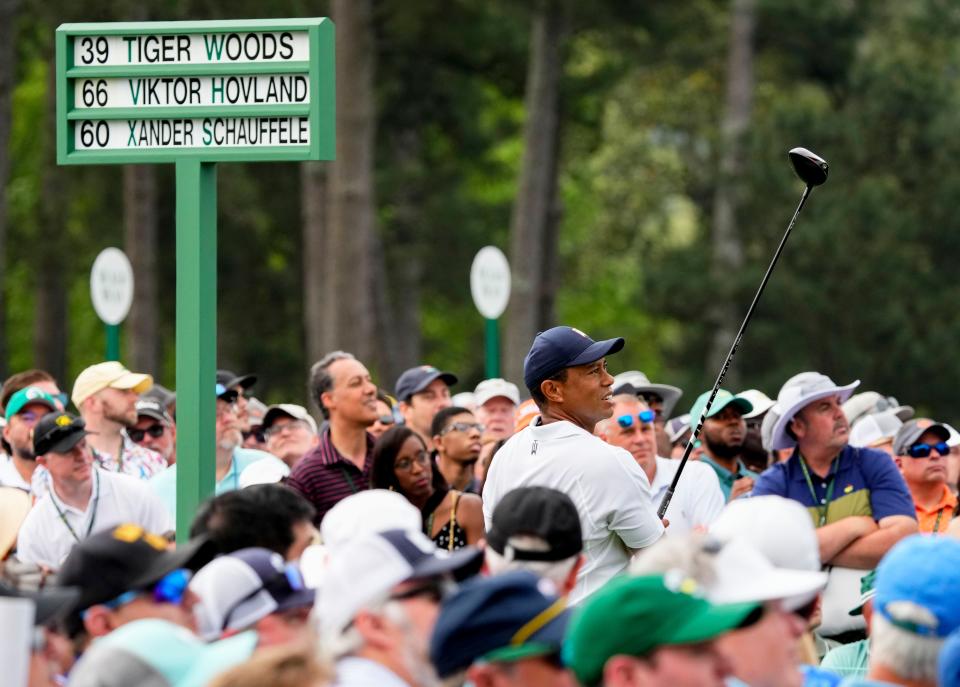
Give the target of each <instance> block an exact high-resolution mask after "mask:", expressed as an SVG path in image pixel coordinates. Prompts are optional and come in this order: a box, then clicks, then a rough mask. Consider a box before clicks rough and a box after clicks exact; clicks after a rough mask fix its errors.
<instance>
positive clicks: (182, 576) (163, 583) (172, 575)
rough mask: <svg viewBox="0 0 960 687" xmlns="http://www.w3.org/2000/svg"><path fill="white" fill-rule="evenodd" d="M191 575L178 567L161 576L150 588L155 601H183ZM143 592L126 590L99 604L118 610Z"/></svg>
mask: <svg viewBox="0 0 960 687" xmlns="http://www.w3.org/2000/svg"><path fill="white" fill-rule="evenodd" d="M191 576H192V573H191V572H190V571H189V570H187V569H185V568H178V569H177V570H173V571H172V572H168V573H167V574H166V575H164V576H163V577H161V578H160V580H159V581H158V582H157V583H156V584H154V585H153V589H152V590H150V595H151V597H152V598H153V601H154V603H158V604H173V605H174V606H177V605H179V604H181V603H183V597H184V596H185V595H186V593H187V584H188V583H189V582H190V577H191ZM143 593H144V591H143V590H140V591H129V592H124V593H123V594H121V595H120V596H118V597H116V598H114V599H111V600H110V601H106V602H104V603H102V604H99V605H101V606H106V607H107V608H109V609H111V610H116V609H118V608H120V607H121V606H125V605H127V604H128V603H130V602H131V601H133V600H134V599H136V598H137V597H138V596H140V595H141V594H143ZM87 610H89V609H87ZM86 613H87V611H84V612H83V613H82V614H81V615H82V616H86Z"/></svg>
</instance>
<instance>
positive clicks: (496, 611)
mask: <svg viewBox="0 0 960 687" xmlns="http://www.w3.org/2000/svg"><path fill="white" fill-rule="evenodd" d="M550 586H551V585H549V584H548V583H545V582H544V581H543V580H540V579H539V578H538V577H537V576H536V575H534V574H533V573H531V572H528V571H526V570H515V571H511V572H506V573H503V574H501V575H494V576H493V577H479V578H474V579H473V580H469V581H467V582H465V583H463V584H462V585H461V586H460V588H459V589H458V590H457V592H456V593H455V594H453V595H452V596H451V597H450V598H449V599H447V600H445V601H444V602H443V606H442V607H441V608H440V615H439V616H438V617H437V623H436V625H435V626H434V630H433V636H432V638H431V640H430V660H431V661H432V662H433V664H434V666H436V668H437V673H438V674H439V676H440V677H441V678H445V677H449V676H450V675H453V674H454V673H456V672H458V671H460V670H464V669H466V668H469V667H470V665H471V664H473V663H474V662H476V661H496V662H499V663H512V662H514V661H519V660H522V659H524V658H533V657H537V656H545V655H550V654H557V653H559V652H560V649H561V647H562V646H563V635H564V633H565V632H566V629H567V623H568V622H569V619H570V609H569V608H567V604H566V599H564V598H560V597H558V596H557V595H556V593H555V590H552V589H550V588H549V587H550Z"/></svg>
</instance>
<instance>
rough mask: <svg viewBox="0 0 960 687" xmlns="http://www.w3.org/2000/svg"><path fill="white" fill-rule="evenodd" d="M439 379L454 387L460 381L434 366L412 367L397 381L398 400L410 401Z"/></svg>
mask: <svg viewBox="0 0 960 687" xmlns="http://www.w3.org/2000/svg"><path fill="white" fill-rule="evenodd" d="M437 379H442V380H443V382H444V383H445V384H446V385H447V386H453V385H454V384H456V383H457V382H458V381H459V380H458V379H457V376H456V375H455V374H453V373H452V372H441V371H440V370H438V369H437V368H435V367H434V366H433V365H420V366H419V367H411V368H410V369H409V370H407V371H406V372H404V373H403V374H402V375H400V377H399V379H397V385H396V386H395V387H394V389H395V391H396V395H397V399H399V400H401V401H409V400H410V397H411V396H413V395H414V394H419V393H420V392H421V391H423V390H424V389H426V388H427V387H428V386H430V385H431V384H433V382H434V380H437Z"/></svg>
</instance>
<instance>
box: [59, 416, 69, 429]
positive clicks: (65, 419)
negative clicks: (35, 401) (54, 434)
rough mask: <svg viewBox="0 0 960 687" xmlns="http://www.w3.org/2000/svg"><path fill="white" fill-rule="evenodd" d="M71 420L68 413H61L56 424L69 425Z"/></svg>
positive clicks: (60, 425)
mask: <svg viewBox="0 0 960 687" xmlns="http://www.w3.org/2000/svg"><path fill="white" fill-rule="evenodd" d="M71 422H72V420H71V419H70V416H69V415H61V416H60V417H58V418H57V426H58V427H66V426H67V425H69V424H70V423H71Z"/></svg>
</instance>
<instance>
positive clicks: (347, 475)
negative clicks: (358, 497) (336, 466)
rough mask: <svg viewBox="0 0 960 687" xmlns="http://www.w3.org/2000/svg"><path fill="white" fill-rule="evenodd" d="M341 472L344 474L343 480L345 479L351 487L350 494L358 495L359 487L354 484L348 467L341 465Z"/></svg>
mask: <svg viewBox="0 0 960 687" xmlns="http://www.w3.org/2000/svg"><path fill="white" fill-rule="evenodd" d="M340 472H342V473H343V478H344V479H345V480H347V484H348V485H349V486H350V493H351V494H356V493H357V485H356V484H354V483H353V477H351V476H350V471H349V470H347V467H346V466H345V465H341V466H340Z"/></svg>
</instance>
